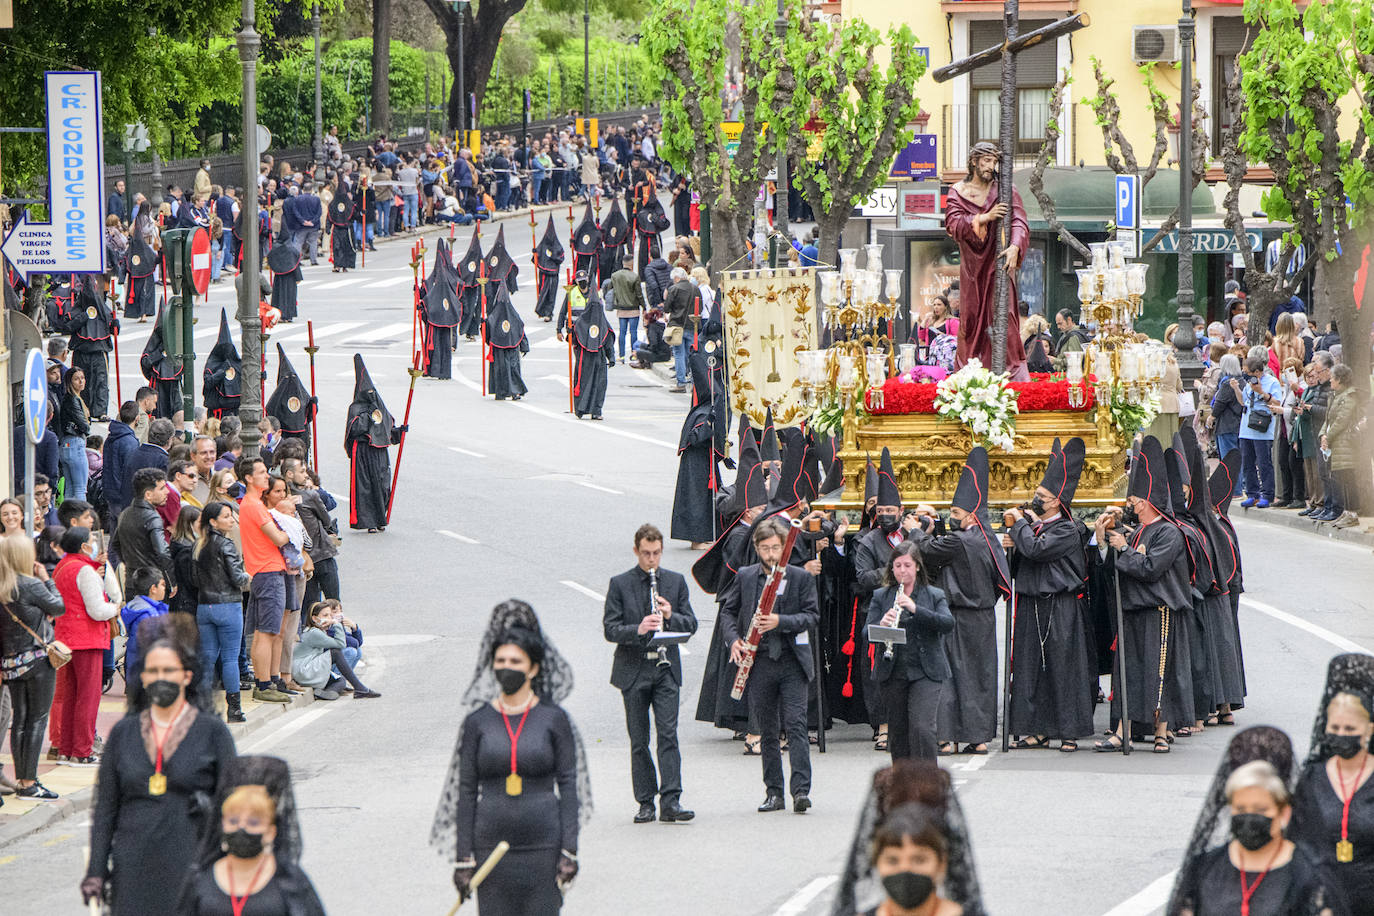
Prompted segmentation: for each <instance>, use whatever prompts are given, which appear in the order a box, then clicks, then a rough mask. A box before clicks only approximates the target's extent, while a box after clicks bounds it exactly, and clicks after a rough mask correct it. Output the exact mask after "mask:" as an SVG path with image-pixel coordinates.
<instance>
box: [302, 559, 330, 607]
mask: <svg viewBox="0 0 1374 916" xmlns="http://www.w3.org/2000/svg"><path fill="white" fill-rule="evenodd" d="M321 598H333V599H335V600H336V601H337V600H338V598H339V558H338V557H326V558H325V559H323V560H320V561H319V562H318V563H316V564H315V575H313V576H311V577H310V578H309V579H306V580H305V597H304V599H303V600H302V603H301V609H302V610H304V611H305V612H306V613H309V612H310V608H311V606H313V605H314V604H315V602H316V601H319V600H320V599H321Z"/></svg>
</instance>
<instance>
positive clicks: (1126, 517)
mask: <svg viewBox="0 0 1374 916" xmlns="http://www.w3.org/2000/svg"><path fill="white" fill-rule="evenodd" d="M1121 523H1122V524H1123V525H1131V526H1135V525H1139V524H1140V515H1139V513H1137V512H1136V511H1135V506H1127V507H1126V509H1125V511H1124V512H1122V513H1121Z"/></svg>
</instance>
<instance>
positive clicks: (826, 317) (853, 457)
mask: <svg viewBox="0 0 1374 916" xmlns="http://www.w3.org/2000/svg"><path fill="white" fill-rule="evenodd" d="M882 247H883V246H882V245H877V244H874V245H867V246H865V248H864V252H863V260H864V267H863V268H860V267H859V266H858V265H859V260H860V253H859V250H858V249H843V250H841V251H840V253H839V255H840V266H839V268H838V269H837V270H818V269H816V268H811V267H807V268H782V269H776V270H770V269H763V270H747V271H735V272H728V273H726V274H725V275H724V277H723V281H724V282H723V289H724V296H723V304H722V305H723V310H724V313H723V317H724V323H725V332H726V348H727V359H728V366H729V378H730V391H731V396H732V399H733V407H734V409H735V410H736V411H737V412H740V413H743V414H746V415H747V416H748V417H749V419H750V421H751V423H752V424H753V425H755V426H756V427H759V428H762V426H763V425H764V422H765V415H766V412H767V411H768V410H771V411H772V415H773V422H774V423H775V424H776V425H777V426H779V427H788V426H797V425H800V424H802V423H805V424H807V426H808V428H809V429H810V430H811V431H812V432H814V433H815V434H816V435H817V436H822V435H834V436H836V437H837V445H838V455H839V457H840V459H841V460H842V461H843V463H844V490H843V491H842V492H840V493H838V494H829V495H823V496H822V498H821V499H820V500H818V505H821V506H824V507H827V508H838V509H859V508H861V507H862V503H863V487H864V469H865V466H866V462H867V459H869V458H872V459H873V460H874V461H875V462H876V461H877V458H878V456H879V455H880V454H881V453H882V450H883V449H884V448H887V449H888V450H889V451H890V452H891V455H892V465H893V468H894V470H895V471H896V476H897V484H898V486H899V487H900V488H901V491H902V500H903V503H904V504H906V505H913V504H915V503H917V502H924V503H930V504H931V505H933V506H937V507H938V506H940V505H942V504H948V502H949V499H950V497H952V496H953V494H954V488H955V485H956V484H957V483H958V480H959V474H960V471H961V470H962V468H963V465H964V460H965V458H966V457H967V455H968V453H969V450H970V449H972V448H973V446H974V445H983V446H984V447H986V448H987V450H988V454H989V458H990V462H991V473H990V475H989V488H990V490H991V494H990V496H989V501H990V502H991V503H992V504H993V505H1000V506H1009V505H1017V504H1020V503H1023V502H1025V501H1026V500H1027V499H1029V498H1030V495H1031V494H1032V492H1033V491H1034V490H1035V487H1036V485H1037V484H1038V483H1039V482H1040V480H1041V478H1042V477H1043V476H1044V473H1045V467H1046V461H1047V458H1048V456H1049V454H1050V452H1051V449H1052V446H1053V443H1054V440H1055V439H1056V438H1058V439H1061V440H1068V439H1070V438H1072V437H1074V436H1078V437H1081V438H1082V439H1083V442H1084V444H1085V445H1086V446H1087V455H1086V458H1085V461H1084V465H1083V474H1082V477H1081V479H1080V482H1079V486H1078V495H1077V496H1076V498H1075V500H1074V502H1075V505H1079V506H1089V505H1098V506H1101V505H1107V504H1109V503H1119V502H1120V500H1121V497H1122V496H1123V495H1124V494H1125V484H1126V471H1125V464H1126V453H1127V449H1128V447H1129V446H1130V442H1131V439H1132V437H1133V436H1134V434H1135V433H1136V431H1138V430H1140V429H1142V428H1144V427H1145V426H1147V425H1148V424H1149V423H1150V422H1151V421H1152V420H1153V419H1154V416H1155V415H1156V414H1157V413H1158V409H1159V391H1160V385H1161V381H1162V378H1163V375H1164V371H1165V365H1166V360H1167V359H1168V356H1169V349H1168V348H1167V347H1166V346H1165V345H1163V344H1160V343H1158V342H1138V341H1137V337H1136V335H1135V333H1134V332H1133V331H1132V323H1133V321H1134V320H1135V319H1136V318H1137V317H1138V316H1139V315H1140V311H1141V300H1142V298H1143V296H1144V293H1145V272H1146V269H1147V265H1145V264H1139V263H1128V262H1127V260H1126V257H1125V251H1126V249H1125V248H1124V247H1122V246H1118V245H1117V244H1116V243H1112V242H1102V243H1097V244H1094V245H1092V246H1090V248H1091V250H1092V259H1091V264H1090V266H1089V267H1086V268H1084V269H1082V270H1079V271H1078V281H1079V286H1078V298H1079V302H1080V304H1081V309H1082V310H1081V316H1080V321H1081V324H1082V325H1084V326H1085V327H1089V328H1090V329H1091V331H1092V334H1093V336H1092V339H1091V340H1090V341H1089V342H1088V343H1087V344H1086V345H1085V346H1084V349H1083V351H1082V352H1067V353H1065V354H1064V368H1063V371H1062V372H1056V373H1053V374H1036V375H1033V376H1031V378H1030V380H1029V381H1021V382H1012V381H1010V380H1009V378H1008V376H1007V375H1006V374H994V373H993V372H992V371H990V370H989V369H988V368H986V367H984V366H982V365H981V364H979V362H978V361H977V360H971V361H970V362H968V363H967V364H966V365H964V366H963V367H962V368H960V369H959V370H958V371H956V372H952V373H946V372H945V370H943V369H940V368H939V367H936V366H931V365H924V364H923V363H922V361H921V360H920V359H919V358H918V357H919V356H920V355H921V354H918V349H917V345H916V344H915V343H908V342H899V341H894V340H893V339H892V337H891V336H890V335H889V332H888V329H889V328H893V327H896V326H897V324H898V323H897V322H896V321H894V319H895V318H896V317H897V313H898V308H899V303H898V300H899V298H900V296H901V290H902V284H903V282H904V277H903V272H902V271H900V270H882V269H881V266H880V265H881V263H882ZM818 286H819V290H818V289H817V287H818ZM884 293H885V294H886V295H884ZM1009 333H1011V334H1015V333H1017V329H1016V328H1014V327H1013V328H1011V329H1010V330H1009Z"/></svg>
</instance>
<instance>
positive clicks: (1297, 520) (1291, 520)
mask: <svg viewBox="0 0 1374 916" xmlns="http://www.w3.org/2000/svg"><path fill="white" fill-rule="evenodd" d="M1232 514H1233V515H1234V514H1235V510H1234V509H1233V510H1232ZM1240 518H1243V519H1245V520H1246V521H1254V522H1259V523H1261V524H1264V525H1273V526H1275V527H1277V528H1292V529H1295V530H1297V531H1306V532H1307V533H1308V534H1314V535H1316V536H1317V537H1325V538H1329V539H1330V540H1333V541H1344V542H1345V543H1347V544H1360V545H1363V546H1365V547H1374V532H1369V531H1365V530H1363V528H1362V525H1363V522H1362V523H1361V525H1357V526H1355V527H1353V528H1335V529H1333V528H1332V527H1331V526H1330V525H1322V524H1319V523H1317V522H1310V521H1308V520H1307V519H1306V518H1303V517H1302V516H1300V515H1298V514H1297V513H1296V512H1293V511H1289V510H1287V509H1241V514H1240Z"/></svg>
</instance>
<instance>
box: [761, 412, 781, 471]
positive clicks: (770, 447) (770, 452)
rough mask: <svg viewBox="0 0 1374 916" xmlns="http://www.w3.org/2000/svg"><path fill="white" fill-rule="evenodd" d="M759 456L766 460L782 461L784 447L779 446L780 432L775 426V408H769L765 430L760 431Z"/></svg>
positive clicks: (764, 425) (765, 418)
mask: <svg viewBox="0 0 1374 916" xmlns="http://www.w3.org/2000/svg"><path fill="white" fill-rule="evenodd" d="M759 457H761V458H762V459H763V460H764V461H781V460H782V449H780V448H779V447H778V432H777V430H776V429H774V428H773V408H771V407H769V408H767V413H766V414H765V415H764V420H763V431H762V432H760V433H759Z"/></svg>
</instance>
